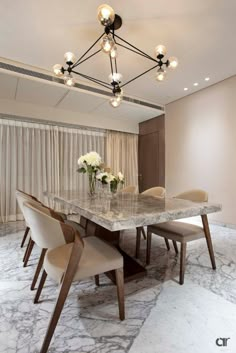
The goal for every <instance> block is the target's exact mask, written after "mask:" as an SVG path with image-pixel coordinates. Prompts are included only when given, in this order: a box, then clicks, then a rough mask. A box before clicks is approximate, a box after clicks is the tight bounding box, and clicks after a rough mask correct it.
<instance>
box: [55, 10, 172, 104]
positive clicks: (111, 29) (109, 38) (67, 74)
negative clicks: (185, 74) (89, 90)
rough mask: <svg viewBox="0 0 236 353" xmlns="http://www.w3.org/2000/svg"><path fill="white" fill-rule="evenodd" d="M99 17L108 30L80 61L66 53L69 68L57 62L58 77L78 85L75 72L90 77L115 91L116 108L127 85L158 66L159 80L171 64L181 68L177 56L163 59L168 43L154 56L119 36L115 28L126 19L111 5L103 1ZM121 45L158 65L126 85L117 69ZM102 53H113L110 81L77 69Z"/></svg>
mask: <svg viewBox="0 0 236 353" xmlns="http://www.w3.org/2000/svg"><path fill="white" fill-rule="evenodd" d="M98 19H99V21H100V23H101V24H102V25H103V26H104V27H105V28H104V32H103V33H102V34H101V35H100V36H99V37H98V39H96V41H95V42H94V43H93V44H92V45H91V46H90V47H89V48H88V49H87V50H86V51H85V52H84V54H83V55H82V56H81V57H80V58H79V59H78V60H76V58H75V55H74V54H73V53H71V52H67V53H66V54H65V55H64V57H65V62H66V64H67V68H64V67H63V66H62V65H60V64H56V65H54V67H53V71H54V73H55V74H56V75H57V76H59V77H60V76H64V82H65V84H66V85H68V86H74V85H75V80H74V78H73V76H72V74H76V75H79V76H81V77H83V78H84V79H87V80H89V81H91V82H93V83H96V84H98V85H100V86H103V87H105V88H106V89H109V90H111V92H112V98H111V99H110V103H111V105H112V106H113V107H118V106H119V105H120V103H121V101H122V99H123V89H122V88H123V87H125V86H126V85H128V84H129V83H131V82H133V81H135V80H137V79H138V78H140V77H141V76H143V75H145V74H146V73H148V72H149V71H151V70H153V69H155V68H158V70H157V73H156V79H157V80H158V81H163V80H164V78H165V76H166V70H165V69H164V68H163V67H165V68H168V67H170V68H172V69H174V68H176V67H177V65H178V60H177V59H176V58H175V57H171V58H169V59H168V60H166V61H163V58H164V56H165V55H166V48H165V47H164V45H158V46H157V47H156V48H155V55H156V58H153V57H151V56H150V55H148V54H147V53H145V52H144V51H143V50H141V49H139V48H137V47H136V46H134V45H133V44H131V43H129V42H128V41H127V40H125V39H123V38H122V37H120V36H119V35H117V34H116V33H115V31H116V30H118V29H119V28H120V27H121V26H122V18H121V17H120V16H119V15H117V14H115V12H114V10H113V9H112V8H111V7H110V6H109V5H106V4H103V5H100V6H99V8H98ZM99 41H100V45H101V48H100V49H99V50H96V51H95V52H94V53H92V54H90V55H88V54H89V52H90V51H91V50H92V49H93V48H94V47H95V45H96V44H97V43H98V42H99ZM120 42H121V43H120ZM117 47H122V48H124V49H126V50H129V51H131V52H133V53H135V54H137V55H140V56H142V57H143V58H145V59H148V60H150V61H153V62H155V63H156V65H155V66H153V67H151V68H150V69H147V70H145V71H144V72H142V73H141V74H138V75H137V76H135V77H133V78H131V79H129V80H128V81H127V82H124V83H123V84H122V75H121V74H120V73H118V70H117ZM100 52H104V53H106V54H107V55H108V56H109V61H110V69H111V74H110V75H109V81H110V82H109V83H108V82H105V81H102V80H100V79H98V78H95V77H91V76H89V75H86V74H82V73H81V72H78V71H75V70H74V69H75V68H76V67H78V66H79V65H81V64H82V63H84V62H86V61H88V60H89V59H91V58H92V57H94V56H95V55H97V54H99V53H100ZM87 55H88V56H87Z"/></svg>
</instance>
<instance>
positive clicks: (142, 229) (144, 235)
mask: <svg viewBox="0 0 236 353" xmlns="http://www.w3.org/2000/svg"><path fill="white" fill-rule="evenodd" d="M141 232H142V235H143V239H145V240H146V238H147V237H146V233H145V230H144V228H143V227H141Z"/></svg>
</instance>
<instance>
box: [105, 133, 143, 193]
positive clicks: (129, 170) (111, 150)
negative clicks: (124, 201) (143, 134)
mask: <svg viewBox="0 0 236 353" xmlns="http://www.w3.org/2000/svg"><path fill="white" fill-rule="evenodd" d="M106 161H107V166H108V167H110V168H111V170H112V171H113V172H114V173H115V174H117V173H118V172H122V173H123V174H124V176H125V185H126V186H127V185H134V186H138V135H134V134H127V133H122V132H115V131H108V132H107V139H106Z"/></svg>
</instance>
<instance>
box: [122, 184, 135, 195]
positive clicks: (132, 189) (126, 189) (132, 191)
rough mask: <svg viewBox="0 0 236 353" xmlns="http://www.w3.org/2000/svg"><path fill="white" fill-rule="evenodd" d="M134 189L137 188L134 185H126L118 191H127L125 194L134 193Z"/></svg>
mask: <svg viewBox="0 0 236 353" xmlns="http://www.w3.org/2000/svg"><path fill="white" fill-rule="evenodd" d="M136 190H137V187H136V186H134V185H128V186H126V187H124V188H123V189H121V190H120V192H122V193H127V194H135V192H136Z"/></svg>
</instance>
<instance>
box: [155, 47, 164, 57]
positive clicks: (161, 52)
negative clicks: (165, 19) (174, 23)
mask: <svg viewBox="0 0 236 353" xmlns="http://www.w3.org/2000/svg"><path fill="white" fill-rule="evenodd" d="M155 54H156V56H158V55H163V56H165V55H166V47H165V46H164V45H162V44H159V45H158V46H157V47H156V48H155Z"/></svg>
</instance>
